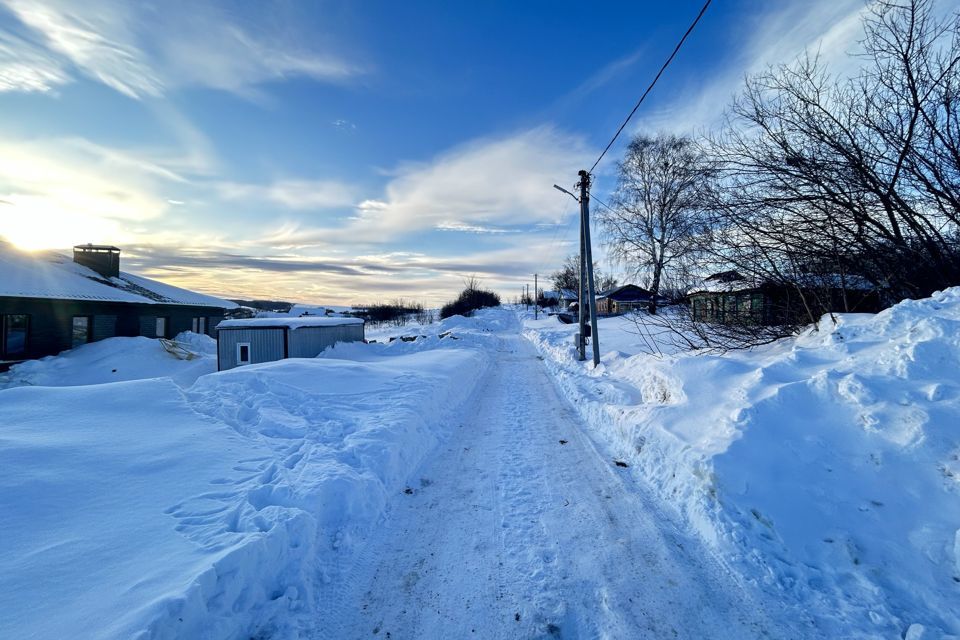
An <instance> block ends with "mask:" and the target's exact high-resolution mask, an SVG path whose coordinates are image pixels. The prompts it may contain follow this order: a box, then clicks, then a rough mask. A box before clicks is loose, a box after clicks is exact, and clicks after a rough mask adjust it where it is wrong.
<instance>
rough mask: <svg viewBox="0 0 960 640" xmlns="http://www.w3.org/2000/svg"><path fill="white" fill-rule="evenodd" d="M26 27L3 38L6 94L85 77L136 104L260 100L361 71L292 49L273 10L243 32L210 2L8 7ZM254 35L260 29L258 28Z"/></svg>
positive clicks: (18, 1) (13, 2) (25, 1)
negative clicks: (272, 92) (225, 97)
mask: <svg viewBox="0 0 960 640" xmlns="http://www.w3.org/2000/svg"><path fill="white" fill-rule="evenodd" d="M0 3H2V4H4V5H6V7H7V9H8V10H9V12H10V13H11V14H12V15H13V16H15V17H16V19H17V20H18V21H19V23H20V25H21V29H20V33H14V32H12V31H8V32H6V33H3V34H0V90H19V91H48V90H50V89H51V88H53V87H55V86H57V85H60V84H64V83H66V82H68V81H69V80H70V79H71V74H70V71H71V70H73V69H76V70H77V71H79V72H80V73H81V74H83V75H84V76H86V77H88V78H91V79H94V80H96V81H98V82H101V83H103V84H105V85H106V86H108V87H111V88H113V89H115V90H116V91H119V92H120V93H122V94H124V95H127V96H130V97H132V98H144V97H149V96H160V95H163V94H164V93H166V92H167V91H169V90H170V89H172V88H177V87H181V86H202V87H209V88H214V89H220V90H224V91H229V92H232V93H236V94H239V95H243V96H246V97H258V96H259V90H258V86H259V85H261V84H263V83H267V82H272V81H278V80H284V79H286V78H290V77H307V78H312V79H315V80H320V81H328V82H329V81H334V82H339V81H343V80H346V79H348V78H351V77H353V76H355V75H358V74H360V73H362V72H363V69H362V68H361V67H360V66H358V65H356V64H354V63H350V62H348V61H346V60H345V59H343V58H342V57H340V56H338V55H336V54H334V53H331V52H326V51H317V50H314V49H312V48H308V47H301V46H296V45H293V44H291V42H293V41H295V39H293V38H291V37H290V36H291V33H290V32H289V31H281V30H280V29H278V28H276V27H270V26H269V25H270V24H272V22H271V21H269V20H265V19H261V18H265V17H266V16H265V14H266V12H268V11H269V8H268V7H265V6H264V7H260V6H258V5H252V6H253V7H255V10H256V11H257V12H258V15H257V16H254V17H253V18H252V19H249V22H250V24H249V25H245V24H241V23H240V22H239V21H238V19H237V18H236V17H235V16H234V15H232V14H229V13H227V12H226V11H224V10H223V9H222V8H220V7H218V6H215V5H213V4H210V3H205V2H175V1H171V2H166V3H162V4H161V5H149V4H141V3H127V2H122V1H120V0H85V1H84V2H71V1H68V0H0ZM254 27H255V28H254Z"/></svg>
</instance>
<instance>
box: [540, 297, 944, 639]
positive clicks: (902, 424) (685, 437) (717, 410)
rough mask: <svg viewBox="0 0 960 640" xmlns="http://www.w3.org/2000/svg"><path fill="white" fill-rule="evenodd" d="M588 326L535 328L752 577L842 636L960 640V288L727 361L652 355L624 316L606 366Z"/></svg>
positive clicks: (623, 445)
mask: <svg viewBox="0 0 960 640" xmlns="http://www.w3.org/2000/svg"><path fill="white" fill-rule="evenodd" d="M641 322H642V320H641ZM574 331H576V328H575V327H573V326H561V325H558V324H557V323H556V321H555V320H553V319H546V320H540V321H533V320H530V319H527V322H526V331H525V335H526V336H527V337H528V338H529V339H530V340H532V341H533V342H534V343H535V344H536V345H537V347H538V348H539V350H540V352H541V354H542V355H544V356H545V358H546V361H547V363H548V367H549V368H550V369H551V370H552V371H553V373H554V374H555V377H556V379H557V380H558V383H559V384H560V385H561V387H562V388H563V389H564V390H565V391H566V392H567V393H568V394H569V395H570V396H571V397H572V398H573V399H574V401H575V403H576V404H577V406H578V408H579V411H580V413H581V414H582V415H583V416H584V417H585V418H586V420H587V421H588V423H589V424H590V425H591V426H592V428H593V429H594V430H595V431H596V432H597V433H598V434H600V435H601V436H602V437H603V438H605V439H606V440H607V441H609V442H611V443H612V446H614V447H615V449H616V450H617V452H618V454H619V455H622V456H623V457H624V458H625V459H628V460H630V462H631V463H632V464H633V465H634V466H635V467H636V468H637V469H639V472H640V473H641V474H642V475H643V476H645V478H646V479H647V480H648V481H649V482H650V483H651V485H653V487H654V488H655V489H656V490H657V491H658V492H659V494H660V495H661V497H663V498H664V499H665V500H666V501H668V502H669V503H672V504H674V505H676V507H677V508H678V509H679V511H680V512H681V513H682V515H683V516H684V517H685V518H686V519H687V520H688V521H689V522H690V523H691V525H692V526H693V527H694V528H695V529H696V530H697V531H698V532H699V533H700V534H701V536H702V537H703V538H704V539H706V540H707V541H708V542H710V543H711V544H713V545H714V546H715V548H717V549H718V551H719V552H721V553H722V554H724V555H725V557H726V558H727V560H728V562H729V563H730V564H731V565H732V566H733V567H734V568H735V569H737V570H738V571H739V572H740V573H741V574H743V575H745V576H747V577H748V578H749V579H755V580H758V581H760V582H761V583H763V584H765V585H767V586H768V587H773V588H776V589H778V590H780V591H781V593H782V594H783V595H784V597H785V598H787V599H789V600H793V601H795V602H796V603H798V605H800V607H801V608H802V610H805V611H807V612H808V613H809V615H810V616H811V617H812V618H813V619H814V622H815V624H817V625H818V626H819V627H821V628H822V629H823V634H824V637H864V638H866V637H871V638H872V637H897V638H899V637H904V636H905V635H906V636H908V637H910V638H912V639H914V640H915V639H916V638H921V637H922V638H939V637H941V635H942V634H944V633H950V634H960V609H958V608H957V607H956V602H957V597H958V595H960V437H958V431H957V429H958V426H960V382H958V381H960V288H954V289H950V290H947V291H944V292H941V293H938V294H936V295H934V296H933V297H931V298H929V299H924V300H916V301H905V302H902V303H900V304H898V305H896V306H895V307H893V308H891V309H888V310H886V311H884V312H882V313H879V314H877V315H866V314H863V315H858V314H848V315H841V316H839V318H838V322H837V323H836V324H835V325H834V324H833V322H831V321H830V320H829V319H827V318H825V319H824V320H823V321H822V322H821V324H820V327H819V331H813V330H811V331H808V332H807V333H805V334H803V335H801V336H799V337H798V338H796V339H789V340H783V341H781V342H779V343H777V344H774V345H770V346H767V347H764V348H758V349H755V350H751V351H746V352H734V353H730V354H727V355H725V356H715V355H696V354H689V353H687V354H684V353H678V354H673V355H668V356H666V357H663V358H655V357H652V356H648V355H645V354H642V353H640V349H639V344H640V342H641V337H640V336H639V335H638V329H637V327H636V325H635V324H634V323H633V322H632V321H631V320H630V319H627V318H611V319H606V320H602V321H601V325H600V329H599V333H600V340H601V347H602V350H604V351H605V355H604V356H603V358H602V362H601V365H600V366H599V367H598V368H597V369H596V370H593V369H592V367H591V365H589V364H587V363H580V362H577V361H576V359H575V354H574V350H573V338H572V335H573V332H574ZM611 346H612V347H613V349H614V350H613V351H611V350H610V348H611Z"/></svg>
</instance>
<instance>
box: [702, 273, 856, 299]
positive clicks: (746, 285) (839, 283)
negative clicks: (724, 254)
mask: <svg viewBox="0 0 960 640" xmlns="http://www.w3.org/2000/svg"><path fill="white" fill-rule="evenodd" d="M783 284H784V285H785V284H786V283H783ZM775 286H782V285H778V284H777V283H776V282H774V281H772V280H757V279H753V278H746V277H744V276H742V275H740V274H739V273H738V272H736V271H723V272H721V273H715V274H713V275H712V276H709V277H707V278H704V279H703V281H702V282H701V283H700V284H698V285H695V286H693V287H691V288H690V290H689V291H687V295H688V296H689V295H694V294H697V293H734V292H746V291H755V290H757V289H764V288H766V287H775ZM793 286H800V287H805V288H811V289H815V288H822V287H830V288H841V287H842V288H844V289H846V290H848V291H870V290H871V289H873V285H872V284H870V282H869V281H868V280H867V279H866V278H864V277H862V276H859V275H854V274H846V275H843V276H841V275H840V274H838V273H826V274H810V273H808V274H801V275H798V276H796V279H795V280H794V281H793Z"/></svg>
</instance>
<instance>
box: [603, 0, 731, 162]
mask: <svg viewBox="0 0 960 640" xmlns="http://www.w3.org/2000/svg"><path fill="white" fill-rule="evenodd" d="M712 1H713V0H706V2H704V3H703V7H702V8H701V9H700V13H698V14H697V17H696V18H695V19H694V21H693V22H692V23H691V24H690V26H689V27H688V28H687V30H686V32H685V33H684V34H683V37H682V38H680V41H679V42H677V46H676V47H674V48H673V53H671V54H670V57H669V58H667V61H666V62H664V63H663V66H662V67H660V71H658V72H657V75H656V77H654V79H653V81H652V82H651V83H650V85H649V86H648V87H647V90H646V91H644V92H643V95H641V96H640V99H639V100H637V104H636V105H634V107H633V110H632V111H630V113H629V114H628V115H627V118H626V120H624V121H623V124H621V125H620V128H619V129H617V132H616V133H615V134H613V138H611V139H610V142H609V143H607V146H606V147H605V148H604V150H603V152H602V153H601V154H600V157H599V158H597V161H596V162H594V163H593V166H592V167H590V171H589V173H590V174H593V170H594V169H596V168H597V165H598V164H600V161H601V160H603V157H604V156H605V155H607V151H609V150H610V147H612V146H613V143H614V142H616V141H617V138H619V137H620V134H621V133H623V130H624V129H625V128H626V126H627V123H629V122H630V119H631V118H633V114H635V113H636V112H637V109H639V108H640V105H641V104H643V101H644V100H645V99H646V97H647V95H648V94H649V93H650V91H652V90H653V87H654V86H655V85H656V84H657V81H658V80H659V79H660V76H662V75H663V72H664V71H666V70H667V67H669V66H670V63H671V62H673V59H674V58H675V57H676V55H677V53H678V52H679V51H680V48H681V47H682V46H683V43H684V42H685V41H686V39H687V36H689V35H690V34H691V33H692V32H693V30H694V28H695V27H696V26H697V23H698V22H700V18H702V17H703V14H704V13H706V12H707V7H709V6H710V3H711V2H712Z"/></svg>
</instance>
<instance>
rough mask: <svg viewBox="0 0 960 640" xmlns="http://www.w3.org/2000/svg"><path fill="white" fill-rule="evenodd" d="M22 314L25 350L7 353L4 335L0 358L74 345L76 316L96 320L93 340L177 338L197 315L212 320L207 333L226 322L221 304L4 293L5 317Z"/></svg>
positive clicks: (0, 310) (0, 311)
mask: <svg viewBox="0 0 960 640" xmlns="http://www.w3.org/2000/svg"><path fill="white" fill-rule="evenodd" d="M20 314H25V315H27V316H29V332H28V338H27V350H26V353H25V354H24V355H16V356H8V354H6V353H3V352H2V349H3V342H2V340H3V336H2V335H0V360H5V359H16V360H24V359H31V358H40V357H43V356H48V355H53V354H57V353H60V352H61V351H65V350H67V349H70V348H72V346H73V318H74V317H75V316H80V317H88V318H90V319H91V326H90V331H89V340H90V341H91V342H94V341H97V340H103V339H105V338H111V337H114V336H141V335H142V336H146V337H148V338H156V337H166V338H172V337H174V336H176V335H177V334H178V333H181V332H183V331H191V330H192V327H193V319H194V318H197V317H205V318H208V320H207V331H206V333H207V334H208V335H210V336H215V335H216V334H215V332H214V327H216V326H217V323H219V322H220V321H221V320H223V309H219V308H216V307H192V306H182V305H160V304H155V305H154V304H124V303H115V302H97V301H92V300H91V301H87V300H49V299H42V298H6V297H0V316H4V315H20ZM157 317H163V318H166V319H167V322H166V335H164V336H157V335H156V324H157V323H156V319H157ZM0 321H2V318H0ZM0 325H2V322H0ZM0 330H2V326H0Z"/></svg>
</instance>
